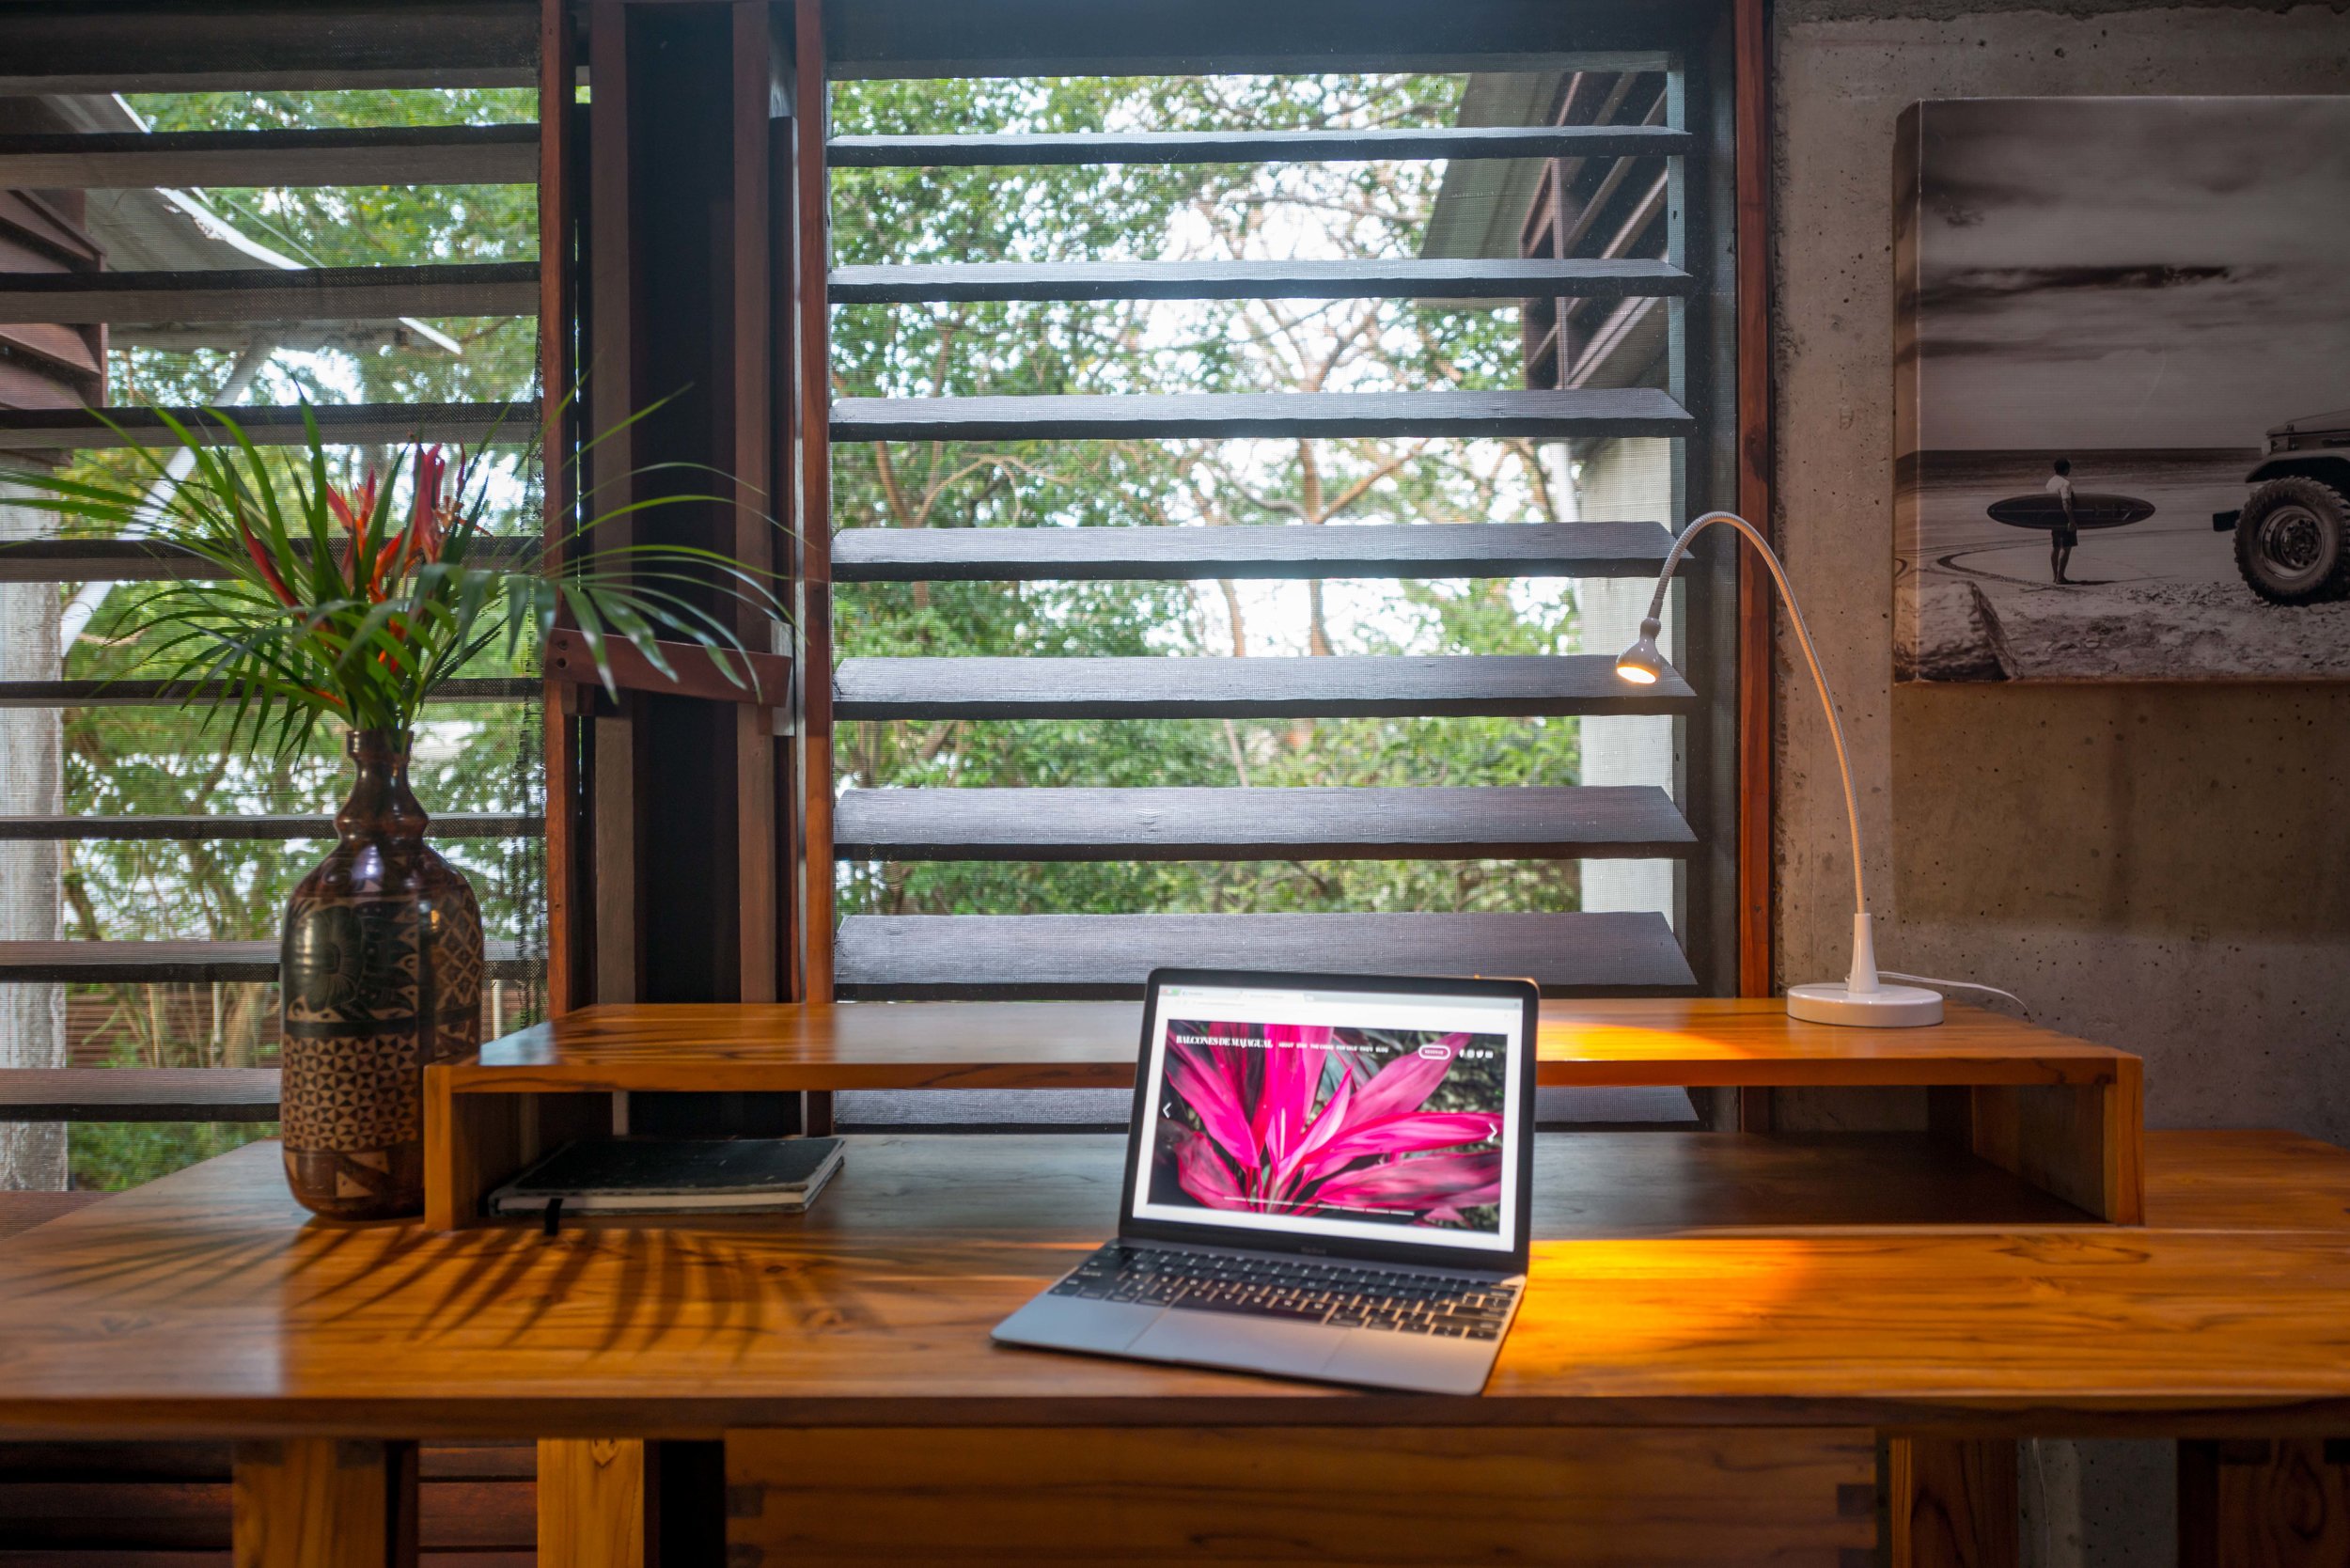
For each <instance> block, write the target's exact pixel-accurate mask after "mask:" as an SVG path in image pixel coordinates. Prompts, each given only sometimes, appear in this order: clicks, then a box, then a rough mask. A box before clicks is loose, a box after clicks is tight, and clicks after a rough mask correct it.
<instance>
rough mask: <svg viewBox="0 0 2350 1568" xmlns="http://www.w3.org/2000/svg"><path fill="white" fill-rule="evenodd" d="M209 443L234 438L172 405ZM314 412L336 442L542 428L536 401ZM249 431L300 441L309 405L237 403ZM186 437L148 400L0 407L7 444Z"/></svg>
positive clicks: (514, 440) (100, 444)
mask: <svg viewBox="0 0 2350 1568" xmlns="http://www.w3.org/2000/svg"><path fill="white" fill-rule="evenodd" d="M167 412H168V413H169V414H170V415H171V416H172V417H173V418H175V419H178V420H179V421H180V423H181V424H182V425H183V426H185V427H186V428H187V429H188V431H189V432H190V433H191V434H193V435H194V436H196V439H197V440H199V441H202V442H205V443H206V444H208V445H213V446H219V445H226V444H227V441H228V434H227V431H225V430H223V429H221V427H220V426H219V425H218V424H217V423H215V422H214V421H213V420H212V418H211V416H210V415H209V414H208V413H207V412H206V411H205V410H203V409H200V408H174V409H170V410H168V411H167ZM310 412H311V415H312V416H313V417H315V418H316V419H317V420H318V425H319V433H320V434H321V436H323V437H324V438H325V440H326V441H327V442H328V443H329V444H330V445H345V446H353V447H373V446H382V445H384V444H386V443H397V442H402V441H414V440H418V439H421V440H426V441H458V442H468V443H471V442H482V441H488V442H493V443H495V444H497V445H501V446H514V447H520V446H526V445H528V444H529V443H530V441H531V440H532V439H533V438H535V437H536V436H537V434H538V422H539V410H538V407H537V405H536V404H533V403H319V404H315V405H313V406H312V408H311V410H310ZM229 417H231V418H232V419H234V420H235V421H236V422H237V428H238V429H240V430H242V431H244V434H245V439H246V440H248V441H250V442H252V443H253V444H254V445H255V446H257V447H291V446H300V445H301V444H302V443H303V442H304V441H305V439H306V437H305V433H304V431H303V424H302V410H301V409H300V408H299V407H295V406H290V405H265V406H256V407H250V408H237V409H233V410H230V411H229ZM179 444H180V438H179V436H178V435H176V434H174V433H173V431H171V429H170V427H168V426H167V425H165V424H164V422H163V420H162V419H161V418H160V417H158V416H157V411H156V410H154V409H152V408H147V407H142V406H123V407H116V408H97V409H84V408H34V409H7V410H0V452H24V451H40V450H45V449H49V448H53V447H61V448H63V449H65V450H67V451H76V452H94V451H105V450H110V449H113V448H116V447H176V446H178V445H179Z"/></svg>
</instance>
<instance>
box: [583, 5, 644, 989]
mask: <svg viewBox="0 0 2350 1568" xmlns="http://www.w3.org/2000/svg"><path fill="white" fill-rule="evenodd" d="M587 21H588V27H587V79H588V88H589V98H588V106H587V126H588V135H587V140H588V144H589V146H590V148H591V149H592V151H593V155H592V156H591V157H590V158H589V159H588V160H587V164H588V174H587V183H588V195H587V214H588V230H587V245H586V256H585V257H584V259H583V260H584V265H585V270H586V272H587V295H588V300H589V318H588V322H587V353H588V357H587V364H586V365H585V366H583V367H582V373H583V382H584V384H583V385H582V387H581V394H582V397H583V400H584V409H583V414H582V417H583V418H584V419H585V420H586V422H587V423H586V429H587V431H588V432H589V434H590V435H591V436H597V437H600V439H598V440H597V442H596V446H595V448H594V451H593V453H592V454H591V458H590V461H589V463H588V465H587V475H586V476H584V482H586V483H587V484H588V485H590V486H591V487H592V488H593V492H594V503H593V506H592V508H591V509H590V510H591V511H592V512H598V513H602V512H610V511H614V510H618V509H619V508H621V507H624V506H626V505H627V504H628V503H629V501H630V499H631V498H632V490H631V486H630V482H629V479H628V476H629V474H630V473H631V471H632V470H633V469H634V468H635V461H636V459H635V442H636V432H635V428H634V427H632V426H628V425H627V424H626V421H627V419H628V417H629V416H630V415H631V414H632V413H634V412H635V410H634V407H633V400H634V398H635V369H634V360H635V355H634V353H633V351H634V348H635V325H634V322H633V321H632V320H631V315H632V311H633V306H632V290H633V274H634V271H635V268H634V264H633V263H634V256H635V241H634V236H633V234H632V232H631V228H630V222H629V211H630V203H629V197H630V194H631V193H630V190H629V116H628V106H629V98H630V93H629V80H628V76H629V71H628V8H626V7H625V6H623V5H621V4H620V3H619V0H595V3H594V4H593V5H591V6H590V7H589V8H588V10H587ZM589 542H590V543H591V545H592V547H593V548H594V549H596V550H599V551H604V550H619V549H625V548H627V547H628V546H629V545H630V544H631V543H633V542H635V524H634V522H633V521H632V520H631V519H630V518H629V517H626V516H622V517H619V518H615V519H613V520H611V521H608V522H605V523H602V524H599V525H597V527H596V530H595V534H594V538H593V539H592V541H589ZM634 710H635V701H634V699H633V698H632V699H630V701H629V702H628V704H627V705H626V706H623V707H622V708H621V709H620V710H619V713H617V714H604V713H597V714H595V715H594V716H590V717H587V718H584V719H583V720H582V721H581V722H582V728H583V729H584V730H585V731H586V737H585V742H586V747H587V753H588V766H589V769H590V771H591V772H592V774H593V776H594V777H593V784H592V788H591V789H590V790H589V792H588V794H589V798H590V802H591V809H590V817H591V820H590V822H589V823H588V824H587V827H588V832H589V835H590V837H591V839H592V851H591V855H592V861H593V864H594V867H595V901H594V903H593V905H592V906H591V907H590V908H588V909H583V910H581V911H580V912H579V914H578V917H577V920H578V923H579V924H580V926H581V927H582V928H583V931H582V934H583V936H584V937H585V938H587V939H588V940H590V941H592V944H593V949H594V952H595V964H594V971H595V990H594V993H593V995H594V997H595V999H596V1000H597V1001H600V1002H630V1001H635V1000H637V999H638V998H639V997H640V996H641V995H642V983H643V977H642V968H643V958H644V954H643V950H642V949H643V944H642V942H641V941H640V939H639V933H638V931H637V890H636V886H637V885H636V860H637V849H638V839H639V836H638V833H637V815H638V813H637V793H638V791H637V784H638V776H639V774H640V773H641V772H642V757H641V755H640V748H639V746H638V745H637V739H636V725H635V712H634Z"/></svg>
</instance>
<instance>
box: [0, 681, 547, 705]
mask: <svg viewBox="0 0 2350 1568" xmlns="http://www.w3.org/2000/svg"><path fill="white" fill-rule="evenodd" d="M545 689H546V688H545V687H544V686H543V685H542V684H541V683H540V682H537V681H533V680H525V679H520V678H507V677H501V676H489V677H484V678H480V679H469V680H460V681H450V682H446V684H444V685H443V686H441V687H440V688H439V689H438V690H437V691H435V692H434V693H433V694H432V695H431V697H430V698H426V700H427V701H429V702H526V701H529V700H531V699H532V698H537V697H540V695H542V694H543V693H544V691H545ZM222 690H223V688H222V687H221V686H220V685H219V684H218V683H216V682H185V681H0V708H179V707H184V706H186V705H188V704H190V703H197V702H217V701H219V700H220V698H221V694H222Z"/></svg>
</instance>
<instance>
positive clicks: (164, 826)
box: [0, 811, 546, 843]
mask: <svg viewBox="0 0 2350 1568" xmlns="http://www.w3.org/2000/svg"><path fill="white" fill-rule="evenodd" d="M428 831H429V832H430V833H431V836H432V837H433V838H435V839H536V838H538V837H539V836H540V835H541V834H542V833H544V832H545V831H546V823H545V820H544V819H542V818H540V817H534V816H528V815H525V814H523V813H520V812H512V811H504V812H500V811H452V812H450V813H448V814H447V815H446V816H435V817H434V818H433V819H432V825H431V828H430V829H429V830H428ZM334 836H335V819H334V818H332V817H327V816H301V817H294V816H253V815H236V816H219V817H186V816H168V817H167V816H161V815H157V816H148V817H19V816H7V817H0V843H5V842H7V841H8V840H10V839H32V840H38V841H44V842H46V841H61V840H67V839H73V840H81V839H168V840H173V841H182V842H203V841H207V840H215V839H217V840H221V841H224V842H226V841H228V840H232V839H237V840H241V839H256V840H258V839H332V838H333V837H334Z"/></svg>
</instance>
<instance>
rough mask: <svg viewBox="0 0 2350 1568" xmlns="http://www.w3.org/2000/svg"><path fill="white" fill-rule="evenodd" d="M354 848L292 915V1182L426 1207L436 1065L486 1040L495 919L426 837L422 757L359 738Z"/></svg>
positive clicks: (401, 1206) (359, 1211) (317, 878)
mask: <svg viewBox="0 0 2350 1568" xmlns="http://www.w3.org/2000/svg"><path fill="white" fill-rule="evenodd" d="M349 749H350V752H351V756H352V761H353V763H354V764H355V765H356V769H357V776H356V777H355V778H354V780H353V781H352V789H351V798H350V799H349V800H347V801H345V802H344V803H343V808H342V809H341V810H340V811H338V812H337V813H336V814H335V828H336V831H337V835H338V836H339V838H340V839H341V841H340V842H339V843H337V845H336V846H335V848H334V850H333V851H332V853H330V854H329V855H327V857H326V859H325V860H324V861H323V862H322V863H321V865H320V866H319V868H318V870H314V871H312V872H311V873H310V874H309V875H308V876H306V877H305V878H303V879H302V886H299V887H297V888H295V889H294V895H293V902H291V903H290V904H289V905H288V906H287V909H286V940H285V949H284V955H283V956H284V964H283V967H282V968H281V970H280V971H279V980H278V987H279V993H280V995H281V996H283V998H284V1009H283V1014H282V1017H283V1028H284V1045H283V1053H284V1061H285V1081H284V1087H283V1089H282V1090H281V1091H280V1102H281V1105H282V1109H281V1110H280V1112H279V1116H280V1121H281V1124H282V1127H283V1131H284V1135H285V1143H286V1180H287V1182H288V1183H289V1184H290V1185H291V1186H292V1187H293V1194H294V1197H295V1198H296V1199H297V1200H300V1201H301V1203H302V1206H303V1207H304V1208H305V1209H308V1210H309V1211H310V1212H311V1213H313V1214H318V1215H327V1216H329V1217H331V1218H335V1219H389V1218H395V1217H398V1216H400V1215H415V1214H421V1213H422V1212H423V1211H424V1068H425V1065H426V1064H427V1063H428V1062H435V1061H441V1060H444V1059H446V1058H450V1057H455V1056H459V1055H462V1054H463V1053H465V1052H467V1051H471V1050H475V1049H477V1048H478V1046H479V1045H480V1043H481V977H482V967H483V955H482V947H481V911H480V907H479V906H478V904H477V903H475V902H474V896H473V888H472V887H471V886H468V885H467V883H466V881H465V879H464V878H463V877H462V876H461V875H459V874H458V873H457V871H456V870H454V869H452V868H451V867H450V865H449V863H448V862H447V861H446V860H444V859H442V858H441V857H440V856H439V855H436V854H434V853H433V851H432V849H431V846H429V845H428V844H426V843H425V841H424V829H425V823H426V821H427V819H426V817H425V814H424V808H423V807H421V806H419V805H417V804H416V797H415V795H414V794H411V793H410V792H409V790H408V753H407V752H406V751H404V750H400V749H397V748H396V747H395V745H394V741H393V737H392V736H391V735H390V734H388V733H386V732H385V731H383V730H380V729H366V730H358V731H354V732H353V733H352V736H351V739H350V742H349Z"/></svg>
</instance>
